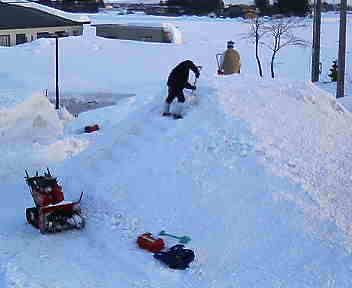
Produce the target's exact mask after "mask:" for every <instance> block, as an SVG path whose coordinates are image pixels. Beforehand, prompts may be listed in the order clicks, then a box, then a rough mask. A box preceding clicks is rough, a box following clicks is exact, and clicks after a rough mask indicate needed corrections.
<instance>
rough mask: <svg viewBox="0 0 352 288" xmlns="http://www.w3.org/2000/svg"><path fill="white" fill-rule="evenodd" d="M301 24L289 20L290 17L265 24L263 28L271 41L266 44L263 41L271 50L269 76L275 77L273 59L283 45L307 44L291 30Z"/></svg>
mask: <svg viewBox="0 0 352 288" xmlns="http://www.w3.org/2000/svg"><path fill="white" fill-rule="evenodd" d="M302 26H304V25H303V24H301V23H299V22H297V21H295V20H291V19H287V18H285V19H280V20H277V21H274V22H272V23H271V24H270V25H266V26H265V28H264V30H266V31H267V32H270V34H271V35H272V43H271V45H268V44H267V43H266V42H264V45H265V46H267V47H268V48H269V49H270V50H271V51H272V55H271V62H270V70H271V77H272V78H275V73H274V61H275V57H276V55H277V53H278V52H279V51H280V50H281V49H282V48H284V47H287V46H303V47H304V46H307V45H308V42H306V41H305V40H303V39H300V38H298V37H296V36H295V35H294V33H293V32H292V30H293V29H294V28H298V27H302Z"/></svg>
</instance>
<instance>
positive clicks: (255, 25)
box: [243, 15, 269, 77]
mask: <svg viewBox="0 0 352 288" xmlns="http://www.w3.org/2000/svg"><path fill="white" fill-rule="evenodd" d="M245 22H246V23H249V24H250V31H249V33H247V34H245V35H244V36H243V38H244V39H249V40H251V42H252V41H253V42H254V43H255V58H256V60H257V66H258V71H259V75H260V77H263V69H262V64H261V61H260V57H259V47H260V44H262V43H261V39H262V38H263V37H264V36H265V34H266V33H268V32H269V31H268V29H266V26H265V23H264V20H263V18H260V17H259V16H258V15H257V16H256V17H255V18H254V19H251V20H249V21H248V20H245Z"/></svg>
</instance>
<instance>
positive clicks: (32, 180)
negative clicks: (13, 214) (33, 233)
mask: <svg viewBox="0 0 352 288" xmlns="http://www.w3.org/2000/svg"><path fill="white" fill-rule="evenodd" d="M25 172H26V177H25V179H26V183H27V184H28V186H29V190H30V192H31V195H32V197H33V200H34V203H35V207H31V208H27V209H26V218H27V222H28V223H29V224H31V225H33V226H34V227H35V228H37V229H39V230H40V232H41V233H42V234H45V233H55V232H61V231H63V230H68V229H82V228H83V227H84V224H85V221H84V218H83V217H82V216H81V208H80V202H81V199H82V196H83V192H82V193H81V196H80V198H79V200H78V201H76V202H68V201H64V193H63V191H62V187H61V186H60V185H59V184H58V182H57V178H55V177H52V176H51V173H50V171H49V169H47V173H45V172H44V175H38V172H37V173H36V175H35V176H32V177H29V175H28V172H27V170H25Z"/></svg>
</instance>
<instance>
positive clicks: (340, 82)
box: [336, 0, 347, 98]
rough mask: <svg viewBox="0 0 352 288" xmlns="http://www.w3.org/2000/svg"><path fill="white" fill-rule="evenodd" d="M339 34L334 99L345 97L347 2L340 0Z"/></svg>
mask: <svg viewBox="0 0 352 288" xmlns="http://www.w3.org/2000/svg"><path fill="white" fill-rule="evenodd" d="M340 5H341V7H340V32H339V59H338V66H337V89H336V98H340V97H343V96H345V64H346V62H345V59H346V26H347V12H346V10H347V0H341V4H340Z"/></svg>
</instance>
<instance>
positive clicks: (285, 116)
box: [219, 78, 352, 250]
mask: <svg viewBox="0 0 352 288" xmlns="http://www.w3.org/2000/svg"><path fill="white" fill-rule="evenodd" d="M254 81H256V80H255V79H253V81H251V82H252V83H253V82H254ZM248 82H249V81H242V79H241V78H240V79H238V80H237V81H234V80H233V79H231V78H230V79H223V80H222V81H221V84H220V85H219V86H220V87H221V88H220V89H219V95H220V98H221V99H222V101H223V103H224V107H225V109H226V111H227V112H228V113H230V114H231V115H233V116H235V117H238V118H241V119H244V120H246V121H247V122H249V123H250V127H251V131H252V133H253V134H254V135H256V136H257V138H258V142H259V143H258V145H257V147H256V151H257V153H258V154H259V155H260V158H261V162H262V163H263V164H265V165H268V166H269V167H270V168H271V169H272V171H273V172H274V173H275V174H277V175H280V176H283V177H287V178H288V179H290V180H291V181H293V182H295V183H298V184H300V185H302V186H303V188H304V189H305V191H306V192H307V193H308V194H309V195H310V197H311V199H312V202H311V203H307V202H306V201H304V200H303V199H301V196H298V195H294V194H292V195H290V194H285V193H283V194H282V195H281V196H280V195H277V197H279V198H282V199H287V200H289V201H292V200H293V201H294V202H296V203H297V204H298V205H299V206H301V209H302V210H303V211H305V212H306V214H307V217H308V219H310V218H312V219H311V220H314V219H315V218H319V219H325V220H332V221H334V222H335V223H336V225H337V226H338V227H339V228H340V229H341V230H342V231H343V232H344V233H346V235H347V237H348V239H349V240H348V242H347V243H345V244H346V245H347V246H348V248H349V249H350V250H351V249H352V241H351V240H352V229H351V223H352V212H351V210H350V209H346V207H352V197H351V196H350V195H351V193H350V191H351V189H352V177H351V173H350V171H351V169H352V164H351V163H352V153H351V151H350V143H351V141H352V129H351V127H352V115H351V113H350V112H348V111H347V110H346V109H345V108H344V107H343V106H342V105H340V104H338V103H337V102H336V99H335V98H333V96H332V95H330V94H328V93H326V92H324V91H323V90H321V89H319V88H317V87H316V86H314V85H313V84H308V83H299V84H294V83H290V82H285V81H276V82H264V81H263V82H259V84H258V85H255V86H251V87H247V83H248ZM243 85H244V86H243ZM228 90H230V91H231V93H228V92H227V91H228ZM288 107H289V108H288ZM287 108H288V109H287ZM253 111H255V113H254V112H253ZM311 228H314V226H311V227H310V229H311ZM330 236H332V235H326V237H330Z"/></svg>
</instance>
